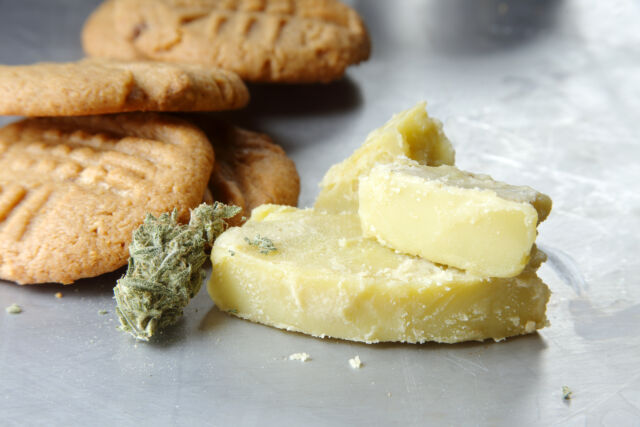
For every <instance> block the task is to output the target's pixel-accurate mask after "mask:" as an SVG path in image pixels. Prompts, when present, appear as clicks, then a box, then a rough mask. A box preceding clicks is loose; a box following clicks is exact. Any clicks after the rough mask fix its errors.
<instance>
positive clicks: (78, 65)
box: [0, 0, 369, 284]
mask: <svg viewBox="0 0 640 427" xmlns="http://www.w3.org/2000/svg"><path fill="white" fill-rule="evenodd" d="M83 43H84V47H85V51H86V52H87V53H88V54H89V55H90V56H93V58H89V59H84V60H81V61H78V62H75V63H64V64H55V63H41V64H35V65H28V66H0V114H4V115H18V116H28V117H30V118H27V119H24V120H22V121H19V122H16V123H13V124H10V125H8V126H5V127H4V128H1V129H0V279H4V280H10V281H14V282H17V283H20V284H31V283H44V282H59V283H65V284H67V283H73V282H74V281H76V280H78V279H81V278H85V277H93V276H97V275H100V274H103V273H106V272H110V271H113V270H115V269H118V268H120V267H122V266H124V265H125V264H126V262H127V259H128V244H129V242H130V240H131V234H132V232H133V230H135V228H137V227H138V225H139V224H140V223H141V222H142V221H143V220H144V217H145V215H146V213H152V214H154V215H159V214H160V213H162V212H167V211H171V210H173V209H177V210H178V212H179V216H180V219H181V220H183V221H186V220H188V218H189V210H190V209H192V208H194V207H196V206H197V205H198V204H200V203H201V202H202V201H203V200H204V201H207V202H212V201H213V200H219V201H222V202H225V203H233V204H236V205H239V206H240V207H242V208H243V209H244V213H245V214H248V213H249V212H250V210H251V209H252V208H254V207H256V206H258V205H260V204H263V203H277V204H290V205H296V204H297V199H298V193H299V188H300V186H299V178H298V174H297V172H296V169H295V165H294V164H293V162H292V161H291V160H290V159H289V158H288V157H287V156H286V154H285V153H284V151H283V150H282V148H280V147H279V146H278V145H276V144H274V143H273V142H272V141H271V140H270V139H269V138H268V137H267V136H266V135H262V134H258V133H254V132H250V131H246V130H242V129H238V128H235V127H233V126H232V125H229V124H223V123H220V122H218V121H217V120H215V117H212V116H210V115H207V116H203V115H199V116H197V117H194V118H193V119H191V118H190V117H189V116H188V115H184V116H183V117H182V118H176V117H173V116H170V115H168V114H164V113H165V112H195V111H222V110H230V109H238V108H242V107H244V106H245V105H246V104H247V103H248V101H249V92H248V90H247V87H246V86H245V85H244V83H243V79H244V80H249V81H261V82H326V81H331V80H334V79H336V78H339V77H341V76H342V74H343V73H344V70H345V68H346V67H347V66H348V65H350V64H354V63H357V62H360V61H362V60H364V59H366V58H367V57H368V54H369V39H368V36H367V33H366V30H365V29H364V26H363V24H362V21H361V19H360V18H359V17H358V15H357V14H356V13H355V12H354V11H353V10H351V9H350V8H348V7H346V6H344V5H342V4H341V3H339V2H338V1H335V0H289V1H278V0H263V1H240V0H236V1H233V0H230V1H212V0H191V1H189V2H184V1H180V0H108V1H106V2H104V3H103V4H102V5H101V6H100V7H99V8H98V9H97V10H96V11H95V12H94V13H93V15H92V16H91V17H90V18H89V19H88V21H87V23H86V25H85V28H84V31H83ZM158 61H161V62H158ZM234 221H235V223H239V222H240V221H241V215H239V216H238V217H237V218H235V219H234Z"/></svg>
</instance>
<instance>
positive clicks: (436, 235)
mask: <svg viewBox="0 0 640 427" xmlns="http://www.w3.org/2000/svg"><path fill="white" fill-rule="evenodd" d="M359 199H360V203H359V215H360V219H361V221H362V229H363V233H364V235H365V236H367V237H372V238H375V239H378V241H380V242H381V243H382V244H384V245H387V246H389V247H390V248H392V249H395V250H398V251H400V252H403V253H408V254H411V255H417V256H421V257H423V258H426V259H428V260H430V261H433V262H437V263H441V264H445V265H449V266H453V267H457V268H461V269H464V270H467V271H469V272H472V273H474V274H477V275H480V276H485V277H514V276H517V275H518V274H520V273H521V272H522V270H523V269H524V268H525V266H526V265H527V263H528V262H529V254H530V252H531V248H532V246H533V244H534V241H535V239H536V225H537V224H538V219H539V218H543V219H544V218H545V217H546V216H547V215H548V213H549V210H550V209H551V200H550V199H549V197H547V196H545V195H544V194H540V193H538V192H537V191H535V190H533V189H532V188H530V187H524V186H522V187H518V186H513V185H508V184H504V183H502V182H497V181H494V180H492V179H491V177H489V176H487V175H475V174H471V173H468V172H464V171H461V170H459V169H457V168H455V167H453V166H446V165H443V166H439V167H431V166H423V165H417V164H416V165H406V164H405V165H403V164H387V165H378V166H376V167H374V168H373V169H372V171H371V173H370V174H369V175H367V176H363V177H362V178H361V180H360V186H359ZM536 208H537V210H536Z"/></svg>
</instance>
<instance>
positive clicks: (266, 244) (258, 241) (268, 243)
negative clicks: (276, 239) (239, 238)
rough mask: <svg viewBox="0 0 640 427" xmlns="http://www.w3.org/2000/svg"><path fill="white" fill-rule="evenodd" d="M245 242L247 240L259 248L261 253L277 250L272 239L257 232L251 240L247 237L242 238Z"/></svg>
mask: <svg viewBox="0 0 640 427" xmlns="http://www.w3.org/2000/svg"><path fill="white" fill-rule="evenodd" d="M244 240H245V242H247V243H248V244H249V245H251V246H256V247H257V248H259V249H260V253H261V254H265V255H266V254H269V253H271V252H275V251H277V250H278V248H276V246H275V245H274V244H273V241H272V240H271V239H269V238H267V237H262V236H260V235H259V234H256V237H255V238H254V239H253V240H251V239H249V238H248V237H245V238H244Z"/></svg>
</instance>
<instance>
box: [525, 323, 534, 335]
mask: <svg viewBox="0 0 640 427" xmlns="http://www.w3.org/2000/svg"><path fill="white" fill-rule="evenodd" d="M535 330H536V322H534V321H533V320H529V321H528V322H527V323H525V325H524V331H525V332H526V333H528V334H530V333H532V332H533V331H535Z"/></svg>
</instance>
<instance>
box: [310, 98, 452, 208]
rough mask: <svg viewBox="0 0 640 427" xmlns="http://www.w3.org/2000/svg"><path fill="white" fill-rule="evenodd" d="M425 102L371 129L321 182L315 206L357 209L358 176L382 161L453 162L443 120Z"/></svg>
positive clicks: (432, 164) (433, 163)
mask: <svg viewBox="0 0 640 427" xmlns="http://www.w3.org/2000/svg"><path fill="white" fill-rule="evenodd" d="M425 108H426V103H424V102H421V103H419V104H418V105H416V106H415V107H413V108H412V109H410V110H406V111H403V112H401V113H398V114H396V115H394V116H393V117H392V118H391V119H390V120H389V121H388V122H387V123H386V124H385V125H384V126H382V127H380V128H378V129H376V130H374V131H373V132H371V133H370V134H369V135H368V136H367V139H366V140H365V142H364V144H363V145H362V146H361V147H360V148H358V149H357V150H356V151H355V152H354V153H353V154H352V155H351V156H350V157H349V158H347V159H346V160H344V161H342V162H341V163H338V164H335V165H333V166H332V167H331V168H330V169H329V171H327V173H326V175H325V176H324V178H323V179H322V182H321V183H320V188H321V189H320V193H319V195H318V197H317V199H316V202H315V205H314V207H315V208H316V209H318V210H322V211H326V212H334V213H337V212H344V211H348V212H354V213H355V212H357V211H358V179H359V177H360V176H361V175H365V174H368V173H369V171H370V170H371V168H372V167H373V166H375V165H376V164H380V163H391V162H398V161H407V160H413V161H416V162H418V163H420V164H425V165H430V166H438V165H445V164H446V165H453V163H454V160H455V151H454V149H453V147H452V146H451V143H450V142H449V140H448V139H447V137H446V136H445V134H444V132H443V131H442V123H440V121H438V120H436V119H433V118H431V117H429V115H428V114H427V111H426V109H425Z"/></svg>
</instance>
